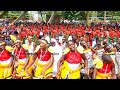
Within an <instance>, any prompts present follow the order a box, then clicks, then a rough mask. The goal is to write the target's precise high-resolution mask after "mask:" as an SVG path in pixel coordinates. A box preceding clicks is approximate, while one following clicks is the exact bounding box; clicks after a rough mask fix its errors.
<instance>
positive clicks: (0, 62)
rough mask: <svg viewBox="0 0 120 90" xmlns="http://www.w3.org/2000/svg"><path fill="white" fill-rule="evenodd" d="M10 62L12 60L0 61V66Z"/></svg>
mask: <svg viewBox="0 0 120 90" xmlns="http://www.w3.org/2000/svg"><path fill="white" fill-rule="evenodd" d="M11 61H12V58H11V57H10V58H9V59H8V60H5V61H0V64H10V62H11Z"/></svg>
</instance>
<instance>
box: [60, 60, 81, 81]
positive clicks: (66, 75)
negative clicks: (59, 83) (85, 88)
mask: <svg viewBox="0 0 120 90" xmlns="http://www.w3.org/2000/svg"><path fill="white" fill-rule="evenodd" d="M80 70H81V66H80V67H78V68H77V69H75V70H72V69H70V68H69V66H68V63H67V62H66V61H64V64H63V66H62V67H61V69H60V73H61V75H60V77H61V79H80V76H81V75H80Z"/></svg>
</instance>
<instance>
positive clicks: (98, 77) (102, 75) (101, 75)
mask: <svg viewBox="0 0 120 90" xmlns="http://www.w3.org/2000/svg"><path fill="white" fill-rule="evenodd" d="M96 79H112V77H111V74H110V73H108V74H103V73H99V72H97V74H96Z"/></svg>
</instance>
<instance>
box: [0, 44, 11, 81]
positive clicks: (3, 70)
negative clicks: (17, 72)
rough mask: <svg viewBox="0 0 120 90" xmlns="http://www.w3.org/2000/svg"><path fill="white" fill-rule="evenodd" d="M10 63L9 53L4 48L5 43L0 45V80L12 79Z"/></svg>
mask: <svg viewBox="0 0 120 90" xmlns="http://www.w3.org/2000/svg"><path fill="white" fill-rule="evenodd" d="M12 61H13V56H12V54H11V51H10V50H8V49H7V48H6V44H5V42H1V43H0V79H11V78H12Z"/></svg>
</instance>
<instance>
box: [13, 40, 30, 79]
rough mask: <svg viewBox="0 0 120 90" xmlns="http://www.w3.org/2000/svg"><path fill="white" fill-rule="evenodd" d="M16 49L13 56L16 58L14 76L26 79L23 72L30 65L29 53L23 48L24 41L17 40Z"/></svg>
mask: <svg viewBox="0 0 120 90" xmlns="http://www.w3.org/2000/svg"><path fill="white" fill-rule="evenodd" d="M15 45H16V47H15V48H14V51H13V54H14V56H15V62H14V76H15V78H24V77H26V75H23V73H22V71H23V70H24V68H25V66H26V65H27V64H28V51H27V50H26V49H25V48H24V47H23V44H22V41H20V40H17V41H16V42H15Z"/></svg>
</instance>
